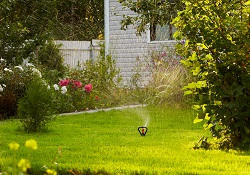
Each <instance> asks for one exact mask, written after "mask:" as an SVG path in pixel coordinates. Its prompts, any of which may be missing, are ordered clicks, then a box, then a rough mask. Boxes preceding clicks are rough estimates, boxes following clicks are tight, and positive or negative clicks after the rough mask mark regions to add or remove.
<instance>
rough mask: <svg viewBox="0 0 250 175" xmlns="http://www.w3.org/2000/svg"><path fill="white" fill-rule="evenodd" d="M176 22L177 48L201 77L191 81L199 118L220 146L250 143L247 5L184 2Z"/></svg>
mask: <svg viewBox="0 0 250 175" xmlns="http://www.w3.org/2000/svg"><path fill="white" fill-rule="evenodd" d="M184 2H185V5H186V8H185V10H183V11H182V12H179V13H178V17H177V18H176V19H175V21H174V23H175V25H176V27H177V28H178V30H179V32H177V33H176V37H177V39H185V40H186V43H185V45H184V47H183V45H181V44H179V45H178V46H177V47H178V49H179V52H180V53H182V55H183V56H185V57H186V58H187V59H186V60H184V61H183V64H184V65H186V66H187V67H188V68H189V69H190V70H191V72H192V74H193V75H194V76H195V77H196V79H197V81H194V82H192V83H190V84H188V85H187V86H186V87H185V88H184V89H185V90H186V92H185V94H186V95H189V94H193V95H194V96H195V99H196V103H195V105H194V106H193V107H194V109H195V110H197V113H198V114H197V118H196V119H195V120H194V123H197V122H201V121H205V124H204V128H205V129H207V130H210V131H211V132H212V135H213V136H214V137H215V138H217V143H218V146H219V147H220V148H230V147H236V146H244V145H247V144H249V143H250V116H249V114H250V108H249V105H250V104H249V102H250V89H249V87H250V84H249V83H250V74H249V70H250V69H249V39H250V38H249V36H250V35H249V5H250V2H249V1H247V0H241V1H236V0H234V1H231V0H224V1H217V0H210V1H195V0H185V1H184Z"/></svg>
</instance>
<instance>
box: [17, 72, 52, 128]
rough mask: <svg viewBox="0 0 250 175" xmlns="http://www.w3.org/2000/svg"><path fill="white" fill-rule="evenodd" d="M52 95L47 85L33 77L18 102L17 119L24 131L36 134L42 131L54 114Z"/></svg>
mask: <svg viewBox="0 0 250 175" xmlns="http://www.w3.org/2000/svg"><path fill="white" fill-rule="evenodd" d="M51 99H52V93H51V92H50V89H48V86H47V84H46V83H45V82H44V81H43V80H42V79H41V78H40V77H38V76H35V77H34V78H33V79H32V80H31V82H30V83H29V84H28V87H27V90H26V93H25V95H24V97H22V98H21V99H20V100H19V101H18V117H19V118H20V119H21V120H20V121H21V123H22V125H23V127H24V130H25V131H27V132H37V131H39V130H41V129H43V128H44V127H45V126H46V124H47V123H48V122H49V121H50V120H51V119H52V117H51V116H52V115H53V114H54V113H55V109H54V105H56V104H53V100H51Z"/></svg>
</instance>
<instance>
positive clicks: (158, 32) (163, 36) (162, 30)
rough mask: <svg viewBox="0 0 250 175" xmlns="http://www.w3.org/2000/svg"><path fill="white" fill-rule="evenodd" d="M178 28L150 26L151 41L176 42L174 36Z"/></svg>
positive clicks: (168, 25)
mask: <svg viewBox="0 0 250 175" xmlns="http://www.w3.org/2000/svg"><path fill="white" fill-rule="evenodd" d="M175 31H176V28H175V27H174V26H173V25H171V24H166V25H164V26H160V25H151V26H150V41H167V40H174V38H173V35H174V33H175Z"/></svg>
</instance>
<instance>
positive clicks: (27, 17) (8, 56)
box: [0, 0, 65, 79]
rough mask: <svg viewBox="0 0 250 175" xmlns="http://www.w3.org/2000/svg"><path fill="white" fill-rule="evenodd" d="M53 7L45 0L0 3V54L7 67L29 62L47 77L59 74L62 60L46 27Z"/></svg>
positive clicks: (61, 68)
mask: <svg viewBox="0 0 250 175" xmlns="http://www.w3.org/2000/svg"><path fill="white" fill-rule="evenodd" d="M45 2H46V3H45ZM53 7H54V6H53V1H45V0H43V1H30V0H28V1H18V0H13V1H8V0H3V1H1V2H0V20H1V26H0V55H1V58H2V59H4V60H5V61H6V64H7V66H15V65H20V64H23V62H27V61H29V62H32V63H36V65H41V67H43V69H44V72H46V74H48V75H47V76H50V77H51V75H53V76H54V77H53V78H54V79H56V78H57V79H58V77H59V76H63V72H64V70H65V67H64V66H63V59H62V56H61V55H60V53H59V50H58V47H57V46H56V45H55V44H54V43H53V41H51V34H50V32H49V26H48V25H49V23H50V20H49V19H50V18H51V16H54V15H53V14H54V13H55V12H53ZM44 12H46V13H44ZM41 14H42V15H41ZM48 21H49V22H48ZM45 24H46V25H45ZM55 72H56V73H55Z"/></svg>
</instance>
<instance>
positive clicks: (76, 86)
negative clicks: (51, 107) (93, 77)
mask: <svg viewBox="0 0 250 175" xmlns="http://www.w3.org/2000/svg"><path fill="white" fill-rule="evenodd" d="M58 84H59V86H58V85H57V84H54V88H53V100H54V101H53V103H56V104H57V106H56V109H57V111H58V113H64V112H72V111H82V110H86V109H89V108H92V109H93V108H95V107H96V103H95V102H96V99H95V90H93V87H92V84H87V85H85V86H83V84H82V83H81V82H80V81H78V80H73V79H65V80H61V81H60V82H59V83H58Z"/></svg>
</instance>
